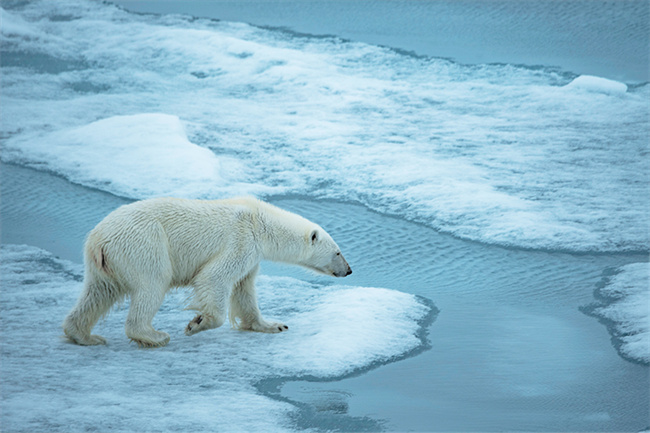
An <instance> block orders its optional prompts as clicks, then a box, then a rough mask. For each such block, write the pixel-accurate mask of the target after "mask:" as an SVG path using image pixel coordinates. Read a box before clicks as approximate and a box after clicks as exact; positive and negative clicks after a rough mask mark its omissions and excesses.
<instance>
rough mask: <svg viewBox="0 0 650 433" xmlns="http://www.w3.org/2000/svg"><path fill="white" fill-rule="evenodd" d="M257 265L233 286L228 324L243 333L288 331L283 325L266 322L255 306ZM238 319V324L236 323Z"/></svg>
mask: <svg viewBox="0 0 650 433" xmlns="http://www.w3.org/2000/svg"><path fill="white" fill-rule="evenodd" d="M258 270H259V265H257V266H255V267H254V268H253V269H252V270H251V271H250V272H249V273H248V274H247V275H246V276H245V277H244V278H242V279H241V280H240V281H239V282H237V284H235V286H234V288H233V291H232V294H231V295H230V311H229V313H230V323H231V325H232V326H233V327H236V328H239V329H241V330H244V331H257V332H267V333H278V332H283V331H286V330H288V329H289V327H288V326H287V325H285V324H284V323H277V322H267V321H266V320H264V319H263V318H262V313H261V312H260V309H259V307H258V305H257V294H256V292H255V277H256V276H257V272H258ZM237 319H239V322H237Z"/></svg>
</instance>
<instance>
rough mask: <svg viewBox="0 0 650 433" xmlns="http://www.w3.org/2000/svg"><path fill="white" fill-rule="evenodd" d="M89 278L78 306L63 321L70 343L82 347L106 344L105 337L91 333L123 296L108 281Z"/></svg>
mask: <svg viewBox="0 0 650 433" xmlns="http://www.w3.org/2000/svg"><path fill="white" fill-rule="evenodd" d="M87 278H88V280H87V281H86V282H85V284H84V290H83V293H82V294H81V296H80V297H79V300H78V301H77V304H76V305H75V306H74V308H73V309H72V311H70V313H69V314H68V315H67V316H66V318H65V320H64V321H63V332H64V333H65V336H66V337H67V338H68V339H69V340H70V341H72V342H73V343H77V344H80V345H82V346H94V345H98V344H106V340H105V339H104V338H103V337H100V336H99V335H91V334H90V331H91V330H92V329H93V327H94V326H95V324H96V323H97V321H98V320H99V319H100V318H101V317H103V316H104V315H106V313H108V311H109V310H110V308H111V307H112V306H113V304H115V303H116V302H117V301H118V300H119V299H120V298H121V297H123V294H122V293H120V291H119V289H118V288H117V287H115V286H113V285H112V284H111V283H109V282H107V281H103V280H101V279H96V278H93V276H92V275H90V276H87Z"/></svg>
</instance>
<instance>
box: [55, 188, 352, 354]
mask: <svg viewBox="0 0 650 433" xmlns="http://www.w3.org/2000/svg"><path fill="white" fill-rule="evenodd" d="M84 259H85V260H84V261H85V267H86V274H85V279H84V290H83V292H82V294H81V296H80V298H79V300H78V301H77V304H76V306H75V307H74V308H73V309H72V311H71V312H70V313H69V314H68V316H67V317H66V319H65V321H64V322H63V329H64V332H65V334H66V336H67V337H68V338H69V339H70V340H72V341H73V342H75V343H78V344H82V345H93V344H105V343H106V341H105V340H104V338H102V337H100V336H98V335H91V334H90V331H91V330H92V328H93V327H94V326H95V324H96V323H97V321H98V320H99V319H100V317H102V316H104V315H105V314H106V313H107V312H108V311H109V309H110V308H111V306H112V305H113V304H115V302H117V301H119V300H121V299H124V298H125V297H126V296H129V297H130V298H131V306H130V309H129V313H128V317H127V320H126V325H125V328H126V335H127V336H128V337H129V338H130V339H132V340H134V341H135V342H137V343H138V344H139V345H140V346H145V347H158V346H164V345H165V344H167V343H168V342H169V334H167V333H165V332H161V331H157V330H155V329H154V328H153V327H152V326H151V321H152V319H153V317H154V316H155V314H156V313H157V312H158V309H159V308H160V305H161V304H162V302H163V299H164V297H165V294H166V293H167V292H168V291H169V290H170V289H172V288H174V287H180V286H192V287H193V289H194V290H193V294H192V296H191V298H190V305H189V306H188V308H189V309H194V310H197V311H198V312H199V313H198V315H197V316H196V317H195V318H194V319H192V320H191V321H190V323H189V324H188V325H187V327H186V329H185V333H186V334H187V335H193V334H195V333H197V332H200V331H204V330H206V329H211V328H216V327H218V326H221V325H222V324H223V323H224V321H225V319H226V309H227V304H228V303H229V304H230V309H229V313H230V314H229V315H230V322H231V323H232V325H233V326H235V327H239V328H240V329H245V330H251V331H260V332H282V331H284V330H286V329H288V328H287V327H286V326H285V325H283V324H282V323H269V322H267V321H265V320H264V319H263V318H262V315H261V313H260V310H259V308H258V305H257V297H256V293H255V286H254V283H255V276H256V275H257V271H258V269H259V263H260V261H261V260H273V261H280V262H285V263H291V264H297V265H301V266H305V267H307V268H310V269H312V270H315V271H316V272H320V273H323V274H327V275H332V276H337V277H344V276H346V275H348V274H349V273H351V272H352V271H351V270H350V267H349V266H348V264H347V262H346V261H345V259H344V258H343V255H341V252H340V249H339V247H338V246H337V245H336V243H335V242H334V240H333V239H332V238H331V237H330V235H329V234H327V232H325V231H324V230H323V229H322V228H321V227H320V226H318V225H317V224H314V223H312V222H310V221H308V220H307V219H305V218H303V217H301V216H299V215H296V214H293V213H291V212H287V211H285V210H282V209H279V208H277V207H275V206H272V205H270V204H268V203H264V202H262V201H259V200H256V199H253V198H238V199H230V200H214V201H203V200H184V199H173V198H164V199H151V200H143V201H139V202H135V203H132V204H129V205H125V206H122V207H120V208H118V209H117V210H115V211H113V212H112V213H111V214H109V215H108V216H107V217H106V218H105V219H104V220H103V221H102V222H100V223H99V224H98V225H97V227H95V228H94V229H93V230H92V231H91V232H90V233H89V235H88V238H87V240H86V245H85V250H84Z"/></svg>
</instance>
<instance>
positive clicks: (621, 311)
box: [591, 262, 650, 364]
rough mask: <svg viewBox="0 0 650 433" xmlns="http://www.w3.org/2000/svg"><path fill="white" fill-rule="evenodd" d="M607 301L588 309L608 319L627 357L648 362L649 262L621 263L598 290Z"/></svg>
mask: <svg viewBox="0 0 650 433" xmlns="http://www.w3.org/2000/svg"><path fill="white" fill-rule="evenodd" d="M598 294H599V295H600V296H602V297H603V298H605V302H607V304H606V305H604V306H598V307H595V308H593V309H592V310H591V312H592V314H594V315H596V316H597V317H601V318H603V319H606V320H608V321H611V323H612V325H611V328H610V330H611V332H612V335H613V337H615V338H616V339H617V340H619V342H620V348H619V350H620V352H621V353H622V354H623V355H625V356H626V357H628V358H631V359H634V360H637V361H639V362H642V363H644V364H650V265H649V264H648V263H647V262H644V263H631V264H629V265H625V266H622V267H621V268H620V269H619V273H618V274H616V275H614V276H613V277H611V279H610V280H609V283H608V284H607V285H606V286H604V287H603V288H601V289H599V290H598Z"/></svg>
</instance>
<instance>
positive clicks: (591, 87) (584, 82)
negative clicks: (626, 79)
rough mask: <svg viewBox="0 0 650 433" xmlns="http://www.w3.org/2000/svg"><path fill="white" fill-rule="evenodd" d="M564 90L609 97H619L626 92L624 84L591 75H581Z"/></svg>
mask: <svg viewBox="0 0 650 433" xmlns="http://www.w3.org/2000/svg"><path fill="white" fill-rule="evenodd" d="M566 88H567V89H580V90H584V91H587V92H594V93H605V94H610V95H617V94H618V95H620V94H623V93H625V92H627V85H626V84H625V83H621V82H619V81H614V80H608V79H606V78H601V77H594V76H592V75H581V76H579V77H577V78H576V79H575V80H573V81H571V82H570V83H569V84H567V85H566Z"/></svg>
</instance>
